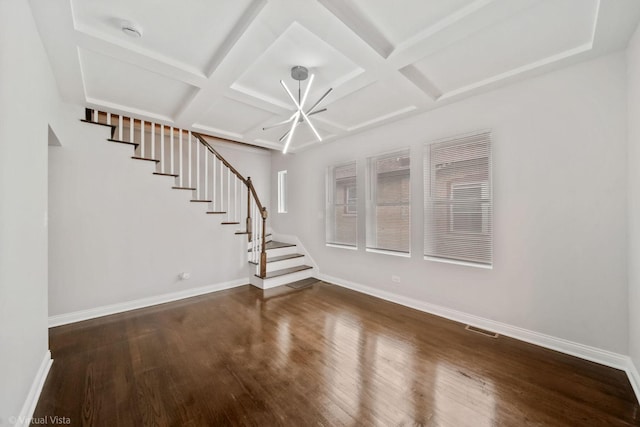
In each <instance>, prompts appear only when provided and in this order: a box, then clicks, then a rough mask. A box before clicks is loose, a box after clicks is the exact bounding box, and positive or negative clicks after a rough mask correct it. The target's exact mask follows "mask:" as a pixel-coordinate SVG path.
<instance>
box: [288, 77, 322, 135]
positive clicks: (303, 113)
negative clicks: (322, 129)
mask: <svg viewBox="0 0 640 427" xmlns="http://www.w3.org/2000/svg"><path fill="white" fill-rule="evenodd" d="M280 84H281V85H282V87H284V90H286V91H287V94H288V95H289V98H291V100H292V101H293V103H294V104H295V106H296V108H298V112H299V113H300V114H302V117H304V119H305V120H306V121H307V124H308V125H309V127H310V128H311V130H312V131H313V133H314V134H315V135H316V138H318V140H319V141H322V137H321V136H320V134H319V133H318V131H317V130H316V128H315V126H313V123H311V122H310V121H309V117H307V114H306V113H305V112H304V111H303V110H302V108H300V104H298V101H296V98H295V97H294V96H293V94H292V93H291V91H290V90H289V88H288V87H287V85H286V84H285V83H284V81H282V80H280ZM298 117H299V116H298ZM296 122H297V120H296ZM291 130H292V133H293V130H295V127H291ZM290 139H291V135H289V138H288V139H287V141H290Z"/></svg>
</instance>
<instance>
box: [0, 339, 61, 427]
mask: <svg viewBox="0 0 640 427" xmlns="http://www.w3.org/2000/svg"><path fill="white" fill-rule="evenodd" d="M52 363H53V360H52V359H51V352H50V351H49V350H47V351H46V353H45V354H44V358H43V359H42V362H41V363H40V368H38V373H37V374H36V376H35V378H34V379H33V382H32V383H31V388H29V394H28V395H27V398H26V400H25V401H24V404H23V405H22V409H21V410H20V415H18V416H17V417H16V418H15V420H11V419H10V421H15V422H14V425H15V426H16V427H23V426H24V427H26V426H28V425H29V424H30V423H31V418H32V417H33V412H34V411H35V410H36V405H37V404H38V399H39V398H40V393H41V392H42V387H43V386H44V381H45V380H46V379H47V374H48V373H49V369H51V364H52Z"/></svg>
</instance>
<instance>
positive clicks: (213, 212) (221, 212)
mask: <svg viewBox="0 0 640 427" xmlns="http://www.w3.org/2000/svg"><path fill="white" fill-rule="evenodd" d="M207 213H208V214H226V212H223V211H209V212H207Z"/></svg>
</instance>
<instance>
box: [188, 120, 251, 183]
mask: <svg viewBox="0 0 640 427" xmlns="http://www.w3.org/2000/svg"><path fill="white" fill-rule="evenodd" d="M191 135H193V136H195V137H196V139H197V140H198V141H200V143H201V144H202V145H204V146H205V147H206V148H207V150H209V151H210V152H211V153H212V154H213V155H214V156H216V157H217V158H218V159H220V161H221V162H222V164H224V165H225V166H226V167H228V168H229V169H230V170H231V172H233V174H234V175H235V176H237V177H238V179H239V180H240V181H242V182H243V183H244V185H248V184H247V179H246V178H245V177H244V176H242V174H241V173H240V172H238V171H237V170H236V168H234V167H233V166H231V163H229V162H228V161H227V159H225V158H224V157H222V155H221V154H220V153H218V152H217V151H216V149H215V148H213V147H212V146H211V144H209V143H208V142H207V141H206V140H205V139H204V138H203V137H202V135H200V134H199V133H196V132H191Z"/></svg>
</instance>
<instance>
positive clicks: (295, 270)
mask: <svg viewBox="0 0 640 427" xmlns="http://www.w3.org/2000/svg"><path fill="white" fill-rule="evenodd" d="M251 250H252V249H251V247H250V248H249V252H251ZM265 251H266V253H267V270H266V275H264V277H261V276H260V271H259V265H258V264H255V263H251V262H250V264H251V265H253V266H254V267H253V268H252V269H251V270H255V271H251V272H250V276H249V277H250V282H251V284H252V285H253V286H256V287H258V288H261V289H271V288H275V287H276V286H281V285H285V284H287V283H291V282H295V281H298V280H302V279H306V278H309V277H312V276H313V267H311V266H310V265H308V260H307V258H308V257H307V256H306V255H305V254H304V253H301V251H300V250H299V249H298V246H297V245H296V244H295V243H284V242H277V241H273V240H271V236H270V235H267V237H266V245H265Z"/></svg>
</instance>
